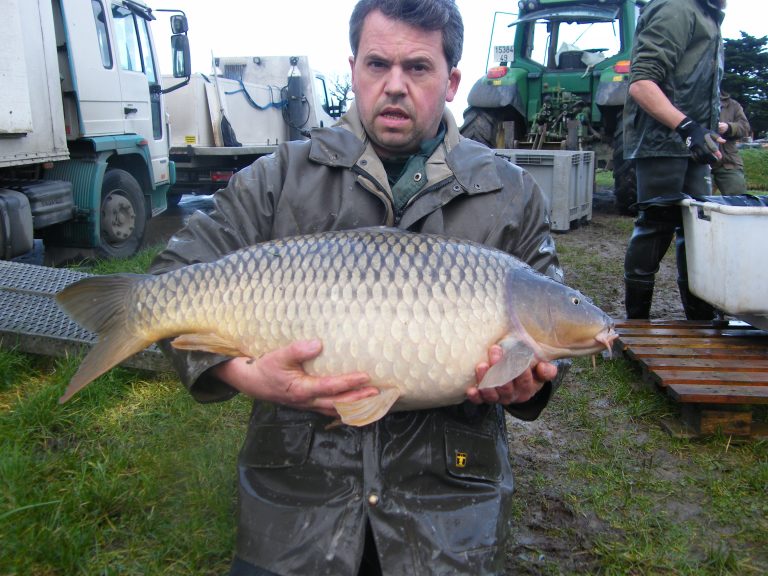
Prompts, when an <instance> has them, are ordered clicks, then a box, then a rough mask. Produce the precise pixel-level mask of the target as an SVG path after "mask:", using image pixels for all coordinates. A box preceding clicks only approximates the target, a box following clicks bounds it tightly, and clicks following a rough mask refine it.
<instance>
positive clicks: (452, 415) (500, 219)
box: [153, 107, 562, 576]
mask: <svg viewBox="0 0 768 576" xmlns="http://www.w3.org/2000/svg"><path fill="white" fill-rule="evenodd" d="M444 122H445V125H446V128H447V133H446V136H445V140H444V142H443V144H441V145H440V146H438V148H437V150H436V151H435V152H434V153H433V154H432V156H431V157H430V158H429V160H428V161H427V163H426V176H427V184H426V186H425V187H424V188H423V189H422V191H421V192H419V193H418V194H417V195H416V196H415V197H414V198H412V199H411V201H410V202H409V203H408V204H407V205H406V206H405V208H404V210H403V211H402V213H401V214H395V212H394V210H393V202H392V197H391V192H390V188H389V185H388V183H387V177H386V174H385V172H384V168H383V166H382V163H381V161H380V160H379V159H378V157H377V156H376V155H375V153H374V152H373V149H372V147H371V145H370V143H369V142H368V141H367V139H366V138H365V135H364V131H363V129H362V125H361V124H360V121H359V119H358V116H357V113H356V110H355V109H354V107H353V108H352V110H351V111H350V112H349V113H347V114H346V115H345V117H344V118H343V119H342V120H341V122H340V124H339V125H338V126H335V127H330V128H320V129H315V130H313V131H312V137H311V140H308V141H303V142H288V143H285V144H282V145H281V146H280V148H279V150H278V151H277V152H276V153H275V154H273V155H270V156H268V157H264V158H261V159H259V160H257V161H256V162H255V163H254V164H253V165H251V166H250V167H248V168H245V169H244V170H242V171H240V172H238V173H237V174H236V175H235V176H234V178H233V179H232V181H231V182H230V184H229V185H228V186H227V188H226V189H224V190H221V191H219V192H217V193H216V194H215V196H214V206H215V210H214V211H213V212H212V213H210V214H203V213H200V212H199V213H195V214H194V215H193V216H192V217H191V218H190V220H189V222H188V224H187V226H186V227H185V228H183V229H182V230H181V231H180V232H178V233H177V234H176V235H175V236H174V237H173V238H172V239H171V240H170V242H169V245H168V247H167V248H166V250H164V251H163V252H162V253H161V254H160V255H159V256H158V258H157V259H156V261H155V263H154V265H153V272H154V273H161V272H165V271H169V270H172V269H174V268H178V267H179V266H182V265H185V264H189V263H193V262H201V261H212V260H214V259H217V258H219V257H221V256H222V255H224V254H227V253H230V252H233V251H235V250H238V249H240V248H243V247H245V246H248V245H251V244H254V243H257V242H260V241H264V240H269V239H274V238H280V237H286V236H291V235H297V234H306V233H313V232H320V231H325V230H341V229H352V228H360V227H366V226H382V225H384V226H397V227H400V228H404V229H408V230H412V231H417V232H430V233H447V234H449V235H452V236H456V237H460V238H465V239H468V240H474V241H477V242H482V243H484V244H487V245H490V246H494V247H497V248H501V249H504V250H506V251H508V252H510V253H512V254H514V255H516V256H518V257H519V258H521V259H522V260H524V261H526V262H528V263H529V264H531V265H532V266H533V267H534V268H536V269H538V270H539V271H541V272H544V273H546V274H549V275H550V276H553V277H555V278H558V279H562V271H561V269H560V267H559V264H558V260H557V256H556V254H555V249H554V243H553V241H552V238H551V236H550V233H549V224H548V218H547V204H546V201H545V199H544V197H543V195H542V193H541V191H540V189H539V188H538V186H537V185H536V183H535V182H534V180H533V178H532V177H531V176H530V175H529V174H527V173H526V172H524V171H523V170H522V169H520V168H519V167H517V166H515V165H513V164H511V163H510V162H508V161H507V160H505V159H502V158H501V157H498V156H496V155H495V154H494V153H493V151H492V150H490V149H488V148H486V147H484V146H482V145H481V144H478V143H476V142H473V141H472V140H468V139H464V138H460V136H459V133H458V129H457V127H456V124H455V121H454V120H453V117H452V116H451V115H450V113H448V112H446V114H445V116H444ZM360 337H361V338H364V337H365V335H364V334H361V335H360ZM166 348H167V346H166ZM171 356H172V359H173V362H174V364H175V366H176V368H177V370H178V371H179V374H180V376H181V379H182V381H183V383H184V384H185V385H186V386H187V387H188V388H189V390H190V391H191V393H192V394H193V396H194V397H196V398H197V399H198V400H200V401H204V402H205V401H217V400H225V399H227V398H230V397H232V396H233V395H235V391H234V390H233V389H232V388H230V387H229V386H228V385H226V384H224V383H222V382H220V381H217V380H215V379H214V378H213V377H211V376H210V373H208V372H206V370H208V369H209V368H210V367H211V366H213V365H215V364H216V363H219V362H221V361H222V360H223V359H224V358H223V357H219V356H214V355H210V354H204V353H194V352H193V353H183V352H178V351H175V352H171ZM552 389H553V385H552V384H551V383H547V385H545V388H544V389H543V390H542V391H541V392H539V394H537V395H536V396H535V397H534V398H533V399H531V400H530V401H529V402H528V403H526V404H522V405H517V406H513V407H511V408H510V409H509V412H510V413H512V414H513V415H515V416H517V417H520V418H523V419H534V418H536V417H537V416H538V414H539V413H540V411H541V410H542V409H543V407H544V406H545V405H546V403H547V402H548V399H549V396H550V394H551V392H552ZM329 423H330V420H329V419H328V418H327V417H324V416H321V415H319V414H315V413H313V412H299V411H295V410H291V409H288V408H286V407H283V406H276V405H270V404H265V403H262V402H258V401H256V402H254V405H253V412H252V415H251V418H250V422H249V426H248V433H247V438H246V440H245V444H244V446H243V448H242V450H241V452H240V456H239V461H238V466H239V484H240V491H239V521H238V536H237V555H238V556H239V557H240V558H242V559H244V560H246V561H247V562H249V563H251V564H254V565H256V566H260V567H262V568H266V569H268V570H270V571H272V572H275V573H277V574H281V575H286V576H288V575H301V576H306V575H308V574H312V575H321V574H328V575H333V576H343V575H355V574H357V569H358V563H359V562H360V559H361V555H362V552H363V545H364V535H365V525H366V522H370V525H371V529H372V532H373V536H374V539H375V541H376V544H377V549H378V553H379V557H380V560H381V564H382V568H383V571H384V573H385V574H419V575H427V574H438V573H439V574H461V573H472V574H497V573H499V574H500V573H503V567H504V556H505V548H506V545H507V537H508V535H509V532H510V531H509V523H510V521H511V518H512V516H513V509H512V507H511V504H512V501H511V496H512V491H513V480H512V470H511V466H510V458H509V451H508V444H507V438H506V428H505V422H504V411H503V410H502V409H501V408H500V407H499V406H495V405H482V406H476V405H474V404H471V403H468V402H465V403H464V404H461V405H458V406H453V407H449V408H443V409H436V410H422V411H414V412H401V413H394V414H390V415H387V416H385V417H384V418H383V419H381V420H380V421H378V422H376V423H374V424H371V425H368V426H365V427H362V428H354V427H349V426H339V427H335V428H330V429H329V428H328V427H327V425H328V424H329ZM459 452H461V453H465V454H469V455H470V457H469V459H468V460H467V463H466V465H464V466H459V465H457V462H456V454H457V453H459ZM462 464H463V463H462ZM228 489H229V488H228V487H227V486H222V490H228Z"/></svg>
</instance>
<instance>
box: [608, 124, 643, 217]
mask: <svg viewBox="0 0 768 576" xmlns="http://www.w3.org/2000/svg"><path fill="white" fill-rule="evenodd" d="M613 196H614V201H615V202H616V210H617V211H618V212H619V214H622V215H624V216H634V215H636V214H637V209H636V208H632V207H631V206H632V205H633V204H634V203H635V202H637V180H636V178H635V163H634V161H632V160H625V159H624V123H623V122H622V118H621V114H619V117H618V118H617V119H616V130H615V132H614V136H613Z"/></svg>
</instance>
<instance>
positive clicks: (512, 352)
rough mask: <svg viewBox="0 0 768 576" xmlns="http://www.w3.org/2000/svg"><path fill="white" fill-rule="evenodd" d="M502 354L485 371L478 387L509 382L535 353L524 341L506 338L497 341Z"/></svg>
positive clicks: (525, 367) (522, 369) (527, 365)
mask: <svg viewBox="0 0 768 576" xmlns="http://www.w3.org/2000/svg"><path fill="white" fill-rule="evenodd" d="M499 345H500V346H501V348H502V350H504V355H503V356H502V357H501V360H499V361H498V362H496V364H494V365H493V366H491V367H490V368H489V369H488V372H486V373H485V377H484V378H483V380H482V381H481V382H480V384H479V385H478V388H480V389H483V388H496V387H497V386H503V385H504V384H506V383H507V382H511V381H512V380H514V379H515V378H517V377H518V376H519V375H520V374H522V373H523V372H525V370H526V369H527V368H528V367H529V366H530V365H531V361H532V360H533V359H534V357H535V355H534V353H533V350H532V349H531V347H530V346H528V345H527V344H526V343H525V342H521V341H520V340H514V339H506V340H502V341H501V342H499Z"/></svg>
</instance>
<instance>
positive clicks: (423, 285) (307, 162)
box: [59, 0, 615, 576]
mask: <svg viewBox="0 0 768 576" xmlns="http://www.w3.org/2000/svg"><path fill="white" fill-rule="evenodd" d="M462 43H463V25H462V21H461V16H460V14H459V12H458V9H457V7H456V5H455V3H454V1H453V0H360V2H358V4H357V5H356V7H355V9H354V11H353V14H352V17H351V19H350V44H351V47H352V53H353V56H352V57H350V65H351V70H352V85H353V89H354V92H355V102H354V104H353V106H352V108H351V109H350V111H349V112H348V113H347V114H345V116H344V117H343V118H342V119H341V120H340V121H339V123H338V124H337V125H336V126H334V127H327V128H320V129H316V130H314V131H313V132H312V138H311V139H310V140H307V141H300V142H288V143H285V144H283V145H282V146H281V147H280V149H279V151H278V152H276V153H275V154H273V155H271V156H269V157H265V158H261V159H259V160H258V161H257V162H255V163H254V164H253V165H252V166H250V167H249V168H246V169H244V170H242V171H241V172H239V173H238V174H236V175H235V177H234V178H233V179H232V181H231V182H230V184H229V185H228V186H227V188H225V189H224V190H221V191H219V192H218V193H217V194H216V195H215V197H214V205H215V210H214V211H213V212H212V213H210V214H203V213H196V214H194V215H193V216H192V217H191V218H190V220H189V222H188V224H187V226H186V227H185V228H184V229H182V230H181V231H179V232H178V233H177V234H176V235H175V236H174V237H173V238H172V239H171V240H170V242H169V244H168V246H167V248H166V249H165V250H164V251H163V252H162V253H161V254H160V255H159V256H158V258H157V259H156V261H155V262H154V264H153V272H154V273H155V274H161V276H154V277H149V278H143V277H118V278H113V279H105V280H89V281H88V282H84V283H82V284H80V285H78V284H75V285H73V286H72V287H70V288H68V289H66V290H65V291H63V292H62V294H61V295H60V296H59V301H60V302H61V304H62V306H63V307H65V309H67V310H68V312H70V314H72V315H73V316H74V317H76V318H77V319H78V320H81V319H82V323H84V324H86V325H89V326H93V327H94V329H96V330H97V331H98V332H99V335H100V342H99V344H98V345H97V346H100V347H102V352H104V351H107V352H108V353H107V352H105V353H94V354H92V355H89V357H87V358H86V360H85V361H84V362H83V365H82V366H81V373H78V375H76V376H75V378H73V381H72V383H71V384H70V387H69V388H68V389H67V392H66V393H65V397H64V399H66V398H68V397H69V396H71V394H73V393H74V392H76V391H77V389H79V388H81V387H82V386H84V385H85V384H87V383H88V382H89V381H90V380H92V379H93V378H95V377H96V376H97V375H98V374H100V373H103V372H104V371H105V370H107V369H109V367H110V366H111V365H114V363H115V361H114V359H115V358H118V359H119V355H121V354H122V355H125V354H126V353H131V350H132V349H133V348H138V349H140V347H141V346H144V345H146V343H147V342H151V341H154V340H158V339H161V338H169V337H171V336H176V339H175V340H174V341H173V343H172V345H169V344H168V342H167V341H166V342H164V344H163V346H164V348H165V349H167V351H168V352H169V354H170V355H171V357H172V360H173V362H174V365H175V366H176V368H177V370H178V371H179V374H180V376H181V379H182V382H183V383H184V384H185V386H187V387H188V388H189V390H190V392H191V393H192V395H193V396H194V397H195V398H196V399H197V400H199V401H201V402H214V401H221V400H226V399H228V398H231V397H232V396H234V395H236V394H238V393H243V394H246V395H248V396H250V397H252V398H254V404H253V411H252V415H251V419H250V423H249V428H248V433H247V438H246V440H245V444H244V446H243V448H242V450H241V453H240V456H239V461H238V469H239V483H240V491H239V518H238V535H237V550H236V557H235V559H234V561H233V564H232V568H231V572H230V573H231V574H232V575H237V576H244V575H251V576H253V575H262V576H263V575H273V574H279V575H286V576H287V575H308V574H312V575H319V574H328V575H354V574H419V575H423V574H437V573H439V574H449V573H450V574H498V573H502V572H503V571H504V558H505V547H506V544H507V542H508V536H509V534H510V522H511V518H512V508H511V505H512V500H511V498H512V491H513V479H512V470H511V466H510V458H509V451H508V450H509V449H508V443H507V437H506V428H505V419H504V415H505V410H506V412H508V413H509V414H511V415H513V416H516V417H518V418H522V419H526V420H531V419H534V418H536V417H537V416H538V415H539V413H540V412H541V410H542V409H543V408H544V406H545V405H546V404H547V402H548V401H549V398H550V396H551V394H552V392H553V390H554V387H555V386H554V384H553V381H555V380H556V379H557V377H558V366H557V365H556V364H554V363H552V362H550V361H553V360H555V359H557V358H564V357H568V356H573V355H581V354H589V353H594V352H596V351H598V350H600V349H601V348H605V347H608V346H609V345H610V343H611V340H612V339H613V338H614V337H615V335H614V334H613V331H612V330H611V326H610V320H609V319H608V318H607V317H606V316H605V315H604V314H602V313H601V312H600V311H599V310H598V309H597V308H595V307H594V306H592V305H591V304H590V303H589V302H588V301H587V300H586V299H584V298H583V297H581V295H580V294H578V292H576V291H574V290H572V289H570V288H567V287H565V286H563V285H562V284H561V283H560V282H561V281H562V270H561V269H560V266H559V264H558V260H557V256H556V254H555V247H554V243H553V241H552V238H551V236H550V233H549V222H548V217H547V206H546V202H545V200H544V198H543V196H542V194H541V192H540V190H539V188H538V186H537V185H536V183H535V182H534V180H533V179H532V178H531V176H530V175H529V174H527V173H526V172H524V171H523V170H521V169H520V168H518V167H517V166H514V165H513V164H511V163H509V162H508V161H506V160H504V159H502V158H500V157H497V156H496V155H494V153H493V152H492V151H491V150H489V149H488V148H485V147H483V146H482V145H480V144H478V143H476V142H474V141H471V140H467V139H464V138H461V137H460V136H459V132H458V129H457V126H456V123H455V121H454V119H453V117H452V116H451V114H450V112H449V111H448V110H447V109H446V107H445V103H446V102H450V101H451V100H452V99H453V97H454V95H455V94H456V90H457V88H458V86H459V80H460V77H461V74H460V72H459V70H458V69H457V68H456V66H457V64H458V61H459V59H460V57H461V51H462ZM381 226H385V227H387V228H383V229H382V228H377V227H381ZM406 231H407V232H406ZM326 232H327V233H326ZM446 236H450V238H446ZM268 241H269V242H268ZM265 242H267V243H266V244H265ZM248 247H252V248H248ZM246 248H247V250H243V249H246ZM495 249H500V250H495ZM238 251H239V252H238ZM510 255H511V256H510ZM225 256H226V258H223V257H225ZM512 256H514V257H516V258H513V257H512ZM518 259H519V260H518ZM196 263H211V264H196ZM524 263H526V264H527V265H526V264H524ZM192 264H195V265H192ZM190 265H192V266H190ZM528 265H529V266H528ZM531 267H532V268H531ZM254 278H255V280H253V279H254ZM553 278H554V279H555V280H557V281H554V280H553ZM241 279H242V281H241ZM99 282H101V284H99ZM89 287H90V288H92V289H90V290H89ZM119 291H123V293H124V294H125V297H123V296H120V297H119V298H118V297H114V298H113V297H112V295H116V294H117V293H118V292H119ZM106 295H109V296H106ZM129 300H132V301H137V302H138V304H136V303H135V302H133V303H131V304H128V303H127V302H128V301H129ZM184 300H187V301H189V302H186V303H185V302H183V301H184ZM235 300H237V301H238V302H236V303H235V304H238V303H239V304H240V306H239V307H234V308H233V307H232V306H229V304H230V303H231V302H232V301H235ZM102 301H105V302H106V304H103V303H102ZM110 302H111V304H110ZM116 302H119V303H120V304H115V303H116ZM161 304H162V305H161ZM102 306H112V308H111V309H110V308H102ZM131 306H133V308H131ZM153 306H154V308H153ZM252 308H256V309H257V310H256V311H253V310H252ZM160 309H162V310H160ZM126 310H127V312H126ZM131 310H133V311H131ZM207 310H214V312H213V313H209V312H207ZM218 310H221V311H220V312H219V311H218ZM232 310H235V312H234V313H233V312H232ZM120 314H124V316H120ZM206 314H207V315H208V316H206ZM89 315H90V318H89ZM142 315H145V316H147V318H148V319H147V320H146V322H145V324H146V325H147V326H150V327H149V328H140V327H138V326H132V325H130V322H129V318H128V317H129V316H130V317H131V318H130V319H131V321H134V322H135V323H136V324H137V325H138V324H140V323H141V321H140V320H134V317H139V316H142ZM209 316H210V317H212V318H213V320H210V319H208V317H209ZM165 317H167V318H170V317H173V318H172V319H167V321H166V320H164V318H165ZM104 318H110V320H109V321H104V320H102V319H104ZM99 322H101V323H102V324H99ZM163 322H165V323H166V324H167V325H169V326H170V325H173V326H175V327H173V326H172V327H170V328H167V329H161V326H160V324H162V323H163ZM195 322H197V323H198V324H197V325H194V323H195ZM206 322H207V323H208V324H206ZM185 323H186V324H185ZM193 325H194V326H193ZM203 325H206V326H207V327H202V326H203ZM163 330H165V331H163ZM249 331H250V332H249ZM110 332H112V333H111V334H110ZM105 333H106V336H105ZM253 333H257V334H256V335H254V334H253ZM126 334H127V335H126ZM243 334H245V335H243ZM131 335H133V337H135V338H134V339H135V342H133V343H130V342H127V339H128V338H130V337H131ZM94 350H95V349H94ZM110 350H112V352H109V351H110ZM105 356H110V357H113V361H111V362H109V361H104V360H102V359H103V358H104V357H105ZM233 356H234V357H233ZM225 489H226V488H225Z"/></svg>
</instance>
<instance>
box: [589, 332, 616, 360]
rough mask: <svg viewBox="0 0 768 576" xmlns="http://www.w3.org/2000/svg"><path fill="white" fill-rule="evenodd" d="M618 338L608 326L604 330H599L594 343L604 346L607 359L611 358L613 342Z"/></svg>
mask: <svg viewBox="0 0 768 576" xmlns="http://www.w3.org/2000/svg"><path fill="white" fill-rule="evenodd" d="M618 337H619V335H618V334H617V333H616V331H615V330H614V329H613V326H610V327H608V328H606V329H605V330H601V331H600V332H599V333H598V334H597V335H596V336H595V341H596V342H599V343H600V344H602V345H603V346H605V349H606V350H607V351H608V357H609V358H611V357H612V356H613V341H614V340H616V338H618Z"/></svg>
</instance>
